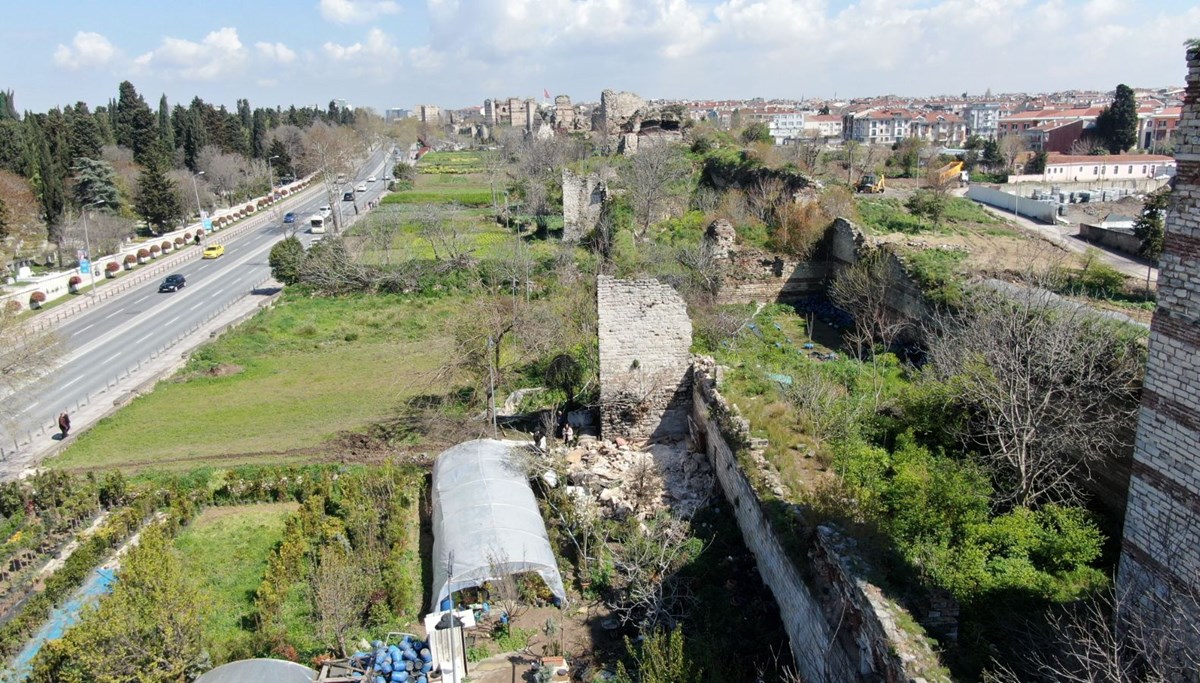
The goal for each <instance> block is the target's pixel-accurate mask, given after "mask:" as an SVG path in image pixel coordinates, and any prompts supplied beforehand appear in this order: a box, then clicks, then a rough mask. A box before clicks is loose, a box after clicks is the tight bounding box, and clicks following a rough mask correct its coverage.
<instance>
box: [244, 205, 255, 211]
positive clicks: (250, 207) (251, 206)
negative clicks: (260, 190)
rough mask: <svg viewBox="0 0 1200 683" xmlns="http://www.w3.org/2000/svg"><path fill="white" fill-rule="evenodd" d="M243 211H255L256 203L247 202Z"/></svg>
mask: <svg viewBox="0 0 1200 683" xmlns="http://www.w3.org/2000/svg"><path fill="white" fill-rule="evenodd" d="M242 211H244V212H245V213H254V205H253V204H247V205H246V208H244V209H242Z"/></svg>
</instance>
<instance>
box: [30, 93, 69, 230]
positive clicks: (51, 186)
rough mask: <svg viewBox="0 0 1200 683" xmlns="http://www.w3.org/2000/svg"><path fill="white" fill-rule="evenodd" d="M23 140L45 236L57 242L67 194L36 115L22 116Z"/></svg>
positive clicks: (60, 173) (59, 170)
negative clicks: (40, 209) (44, 222)
mask: <svg viewBox="0 0 1200 683" xmlns="http://www.w3.org/2000/svg"><path fill="white" fill-rule="evenodd" d="M25 141H26V150H27V161H26V169H27V171H28V176H29V180H30V183H31V184H32V185H33V189H34V193H35V194H36V195H37V197H38V202H39V203H40V204H41V207H42V217H43V219H44V220H45V221H46V228H47V231H48V238H49V240H50V241H51V242H53V243H55V244H57V243H58V242H59V240H60V239H61V237H62V235H61V229H62V214H63V210H64V209H65V208H66V205H67V197H66V190H65V188H64V187H63V174H62V172H61V169H59V167H58V166H57V164H56V163H55V160H54V156H53V155H52V154H51V153H50V143H49V141H48V140H47V139H46V135H45V130H44V128H43V127H42V123H41V118H40V117H38V116H28V117H26V120H25Z"/></svg>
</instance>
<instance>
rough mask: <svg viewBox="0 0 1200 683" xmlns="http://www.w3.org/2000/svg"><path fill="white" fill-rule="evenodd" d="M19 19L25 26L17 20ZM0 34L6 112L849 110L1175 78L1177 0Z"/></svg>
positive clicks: (448, 15)
mask: <svg viewBox="0 0 1200 683" xmlns="http://www.w3.org/2000/svg"><path fill="white" fill-rule="evenodd" d="M32 7H36V11H35V12H31V11H30V8H32ZM4 13H5V14H6V15H8V16H7V17H6V19H7V20H6V21H4V22H3V24H2V25H0V63H2V64H4V66H5V68H4V69H3V71H2V72H0V73H2V74H3V75H2V76H0V89H6V90H7V89H12V90H14V91H15V95H16V104H17V107H18V108H19V109H30V110H35V111H44V110H45V109H47V108H49V107H51V106H54V105H59V104H69V103H73V102H75V101H77V100H83V101H85V102H88V103H89V104H91V105H93V106H94V105H96V104H103V103H104V102H106V101H107V100H108V99H109V98H110V97H115V95H116V92H117V84H118V83H119V82H120V81H122V80H125V79H128V80H130V81H132V82H133V84H134V85H135V86H137V88H138V91H139V92H141V93H142V94H143V95H144V96H145V97H146V98H147V100H149V101H151V102H152V103H156V102H157V100H158V97H159V95H161V94H163V93H166V95H167V98H168V100H169V101H170V102H171V103H172V104H174V103H175V102H178V101H184V102H186V101H187V100H190V99H191V97H192V96H194V95H199V96H200V97H202V98H204V99H205V100H208V101H210V102H215V103H218V104H226V105H232V104H233V103H234V101H235V100H236V99H237V98H239V97H246V98H248V99H249V100H250V103H251V104H252V105H254V106H275V105H283V106H287V105H289V104H314V103H319V104H321V105H322V106H324V104H326V103H328V101H329V100H330V99H333V98H344V99H346V100H348V101H350V102H352V103H354V104H356V105H361V106H370V107H374V108H376V109H377V110H378V109H383V108H385V107H395V106H399V107H411V106H412V105H413V104H416V103H433V104H440V105H442V106H445V107H463V106H471V105H477V104H479V103H481V102H482V101H483V99H484V98H486V97H507V96H509V95H516V96H537V97H540V96H541V94H542V91H543V89H548V90H549V91H550V93H551V94H568V95H571V96H572V98H574V99H575V100H577V101H585V100H597V99H598V98H599V94H600V91H601V90H602V89H604V88H614V89H618V90H632V91H634V92H637V93H639V94H641V95H643V96H645V97H692V98H726V97H754V96H762V97H789V98H798V97H804V96H820V97H832V96H834V95H835V93H836V95H838V96H840V97H852V96H861V95H872V94H886V93H894V94H899V95H934V94H957V93H962V92H970V93H982V92H984V91H985V90H986V89H988V88H991V89H992V91H993V92H1009V91H1028V92H1042V91H1050V90H1063V89H1069V88H1102V89H1110V88H1112V87H1113V86H1114V85H1115V84H1116V83H1118V82H1124V83H1128V84H1130V85H1133V86H1135V87H1136V86H1148V87H1150V86H1160V85H1172V84H1179V85H1182V83H1183V74H1184V62H1183V47H1182V43H1183V41H1184V39H1186V38H1189V37H1198V36H1200V3H1196V2H1189V1H1187V0H288V1H283V0H241V1H238V2H235V1H232V0H192V1H191V2H177V1H171V0H169V1H167V2H164V1H163V0H156V1H155V2H150V1H149V0H107V1H104V0H43V1H42V2H40V3H37V4H36V5H28V4H26V5H24V6H23V8H22V10H21V14H23V15H25V16H23V17H22V18H21V19H20V20H14V15H15V14H16V12H15V11H14V10H12V9H11V8H9V9H6V10H4Z"/></svg>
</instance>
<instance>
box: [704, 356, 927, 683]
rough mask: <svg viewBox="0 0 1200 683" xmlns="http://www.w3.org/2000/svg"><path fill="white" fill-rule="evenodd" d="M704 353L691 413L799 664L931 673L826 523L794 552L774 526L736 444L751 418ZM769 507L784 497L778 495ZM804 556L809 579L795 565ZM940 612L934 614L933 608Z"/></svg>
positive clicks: (916, 641) (743, 442) (819, 682)
mask: <svg viewBox="0 0 1200 683" xmlns="http://www.w3.org/2000/svg"><path fill="white" fill-rule="evenodd" d="M714 374H715V368H714V366H713V362H712V359H711V358H699V357H698V358H697V359H696V363H695V366H694V368H693V383H692V386H693V389H692V420H693V422H694V425H695V429H696V432H698V433H699V436H700V438H701V439H702V440H703V441H704V448H705V452H706V454H707V455H708V457H709V460H710V464H711V466H712V469H713V471H714V472H715V473H716V475H717V481H718V483H720V485H721V489H722V491H724V493H725V498H726V499H727V500H728V501H729V503H730V505H732V506H733V508H734V514H735V516H736V517H737V522H738V527H739V529H740V530H741V532H742V540H743V542H745V544H746V547H747V548H749V549H750V551H751V552H753V553H754V556H755V559H756V561H757V565H758V571H759V574H760V575H761V576H762V579H763V582H764V583H765V584H766V585H767V587H768V588H770V589H771V592H772V593H773V594H774V596H775V600H776V602H778V603H779V613H780V617H781V618H782V619H783V624H784V629H785V630H786V631H787V634H788V638H789V640H790V642H791V649H792V655H793V657H794V658H795V660H796V666H797V670H798V672H799V673H800V677H801V679H802V680H804V681H808V682H810V683H824V682H829V683H833V682H835V681H836V682H838V683H843V682H846V681H877V680H882V681H923V680H929V681H934V680H939V679H938V675H937V674H936V671H937V670H938V661H937V656H936V655H935V654H934V653H933V652H932V650H931V649H930V647H929V645H928V643H926V642H925V641H924V640H923V638H921V637H920V635H919V634H909V633H906V632H904V631H903V630H902V629H900V628H899V627H898V623H899V622H901V621H904V622H909V621H911V619H904V620H901V619H899V618H898V617H899V616H900V615H901V614H902V612H903V610H902V609H901V608H899V607H898V606H895V605H894V604H892V603H891V602H889V601H888V600H887V599H886V598H885V597H884V595H883V593H882V591H880V589H879V588H878V587H876V586H873V585H872V584H870V583H868V582H867V581H865V580H863V578H862V573H861V572H859V571H856V569H855V566H854V561H853V559H852V557H850V556H847V555H846V551H845V548H846V543H847V542H846V541H845V540H844V539H840V537H837V536H836V535H835V534H833V533H832V532H831V531H829V530H824V531H823V532H819V533H818V534H817V535H816V537H815V538H814V539H813V540H812V542H811V546H810V548H809V550H808V556H807V557H797V556H796V555H795V550H794V548H795V542H793V543H792V544H791V546H790V547H791V548H793V550H791V551H789V549H788V548H789V546H787V545H785V544H784V542H783V541H782V539H781V538H780V536H779V535H778V533H777V532H776V531H775V528H774V527H773V523H772V521H771V519H772V518H771V516H769V515H768V513H767V511H766V510H765V509H764V503H763V502H762V500H760V498H759V496H758V493H757V491H756V490H755V488H754V486H753V485H752V484H751V483H750V479H749V478H748V477H747V476H746V473H745V471H744V470H743V468H742V465H741V463H740V462H739V460H738V458H737V455H736V454H735V450H736V449H738V448H748V447H749V444H750V443H752V441H753V439H751V437H750V426H749V424H747V423H746V421H745V420H744V419H743V418H741V417H739V416H738V415H737V412H736V408H733V407H731V406H730V404H729V403H728V402H727V401H726V400H725V398H724V397H723V396H721V394H720V391H719V390H718V389H717V387H716V382H715V379H714ZM771 504H773V505H787V503H783V502H782V501H779V500H774V501H772V503H771ZM810 561H811V568H812V571H811V574H812V577H811V582H810V581H807V580H806V579H805V578H804V576H803V575H802V574H801V572H800V570H799V569H798V567H797V563H806V564H807V563H809V562H810ZM936 616H939V617H940V616H942V615H936Z"/></svg>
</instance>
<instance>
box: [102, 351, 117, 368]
mask: <svg viewBox="0 0 1200 683" xmlns="http://www.w3.org/2000/svg"><path fill="white" fill-rule="evenodd" d="M120 355H121V352H120V351H118V352H116V353H114V354H113V355H111V356H109V357H108V358H105V359H104V363H103V364H105V365H107V364H108V361H110V360H112V359H114V358H116V357H117V356H120Z"/></svg>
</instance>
